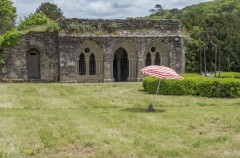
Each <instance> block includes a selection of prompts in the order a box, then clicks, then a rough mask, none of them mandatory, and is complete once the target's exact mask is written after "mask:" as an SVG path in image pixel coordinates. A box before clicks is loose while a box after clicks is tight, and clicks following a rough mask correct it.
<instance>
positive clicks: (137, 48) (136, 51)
mask: <svg viewBox="0 0 240 158" xmlns="http://www.w3.org/2000/svg"><path fill="white" fill-rule="evenodd" d="M89 40H90V41H93V42H95V43H97V44H98V45H99V48H101V50H99V51H100V52H103V59H102V61H103V62H102V65H103V69H104V70H103V76H98V77H97V76H95V77H94V76H84V77H82V78H81V76H79V74H78V73H77V71H76V70H77V65H78V60H79V59H78V56H76V55H75V54H78V53H79V52H81V51H83V50H84V49H83V48H82V47H81V46H82V45H83V43H84V41H89ZM152 43H154V44H153V46H156V47H157V46H158V45H163V46H164V47H166V49H167V50H168V52H167V53H168V54H169V58H170V63H169V65H168V66H170V67H171V68H173V69H175V70H176V71H177V72H184V63H183V60H184V59H183V58H184V52H183V44H182V38H181V37H178V36H176V37H162V38H159V37H94V38H89V37H71V36H69V37H66V36H64V37H60V39H59V46H60V47H59V51H60V80H61V81H68V80H77V81H78V82H101V81H104V82H113V81H114V78H113V59H114V53H115V51H116V50H117V49H118V48H124V49H125V50H126V51H127V53H128V56H129V57H128V59H129V67H130V74H129V78H128V81H138V80H141V79H142V78H143V74H142V73H141V72H139V70H140V69H141V68H143V67H144V66H145V54H146V53H145V52H146V49H147V48H148V47H149V45H151V44H152ZM161 47H162V46H160V48H159V50H164V48H161ZM90 49H91V47H90ZM100 65H101V64H100ZM166 66H167V65H166ZM102 77H103V79H102Z"/></svg>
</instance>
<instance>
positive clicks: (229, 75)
mask: <svg viewBox="0 0 240 158" xmlns="http://www.w3.org/2000/svg"><path fill="white" fill-rule="evenodd" d="M219 78H239V79H240V73H239V72H222V73H220V77H219Z"/></svg>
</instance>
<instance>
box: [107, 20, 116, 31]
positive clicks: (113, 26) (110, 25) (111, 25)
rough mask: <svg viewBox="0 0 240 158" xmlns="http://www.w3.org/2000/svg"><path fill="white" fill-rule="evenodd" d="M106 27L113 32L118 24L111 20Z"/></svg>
mask: <svg viewBox="0 0 240 158" xmlns="http://www.w3.org/2000/svg"><path fill="white" fill-rule="evenodd" d="M108 27H109V31H110V32H114V31H116V30H117V28H118V24H117V23H116V22H112V23H110V24H109V26H108Z"/></svg>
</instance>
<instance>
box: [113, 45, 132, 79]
mask: <svg viewBox="0 0 240 158" xmlns="http://www.w3.org/2000/svg"><path fill="white" fill-rule="evenodd" d="M128 75H129V61H128V54H127V52H126V50H125V49H123V48H119V49H117V50H116V52H115V54H114V60H113V77H114V79H115V81H116V82H122V81H127V79H128Z"/></svg>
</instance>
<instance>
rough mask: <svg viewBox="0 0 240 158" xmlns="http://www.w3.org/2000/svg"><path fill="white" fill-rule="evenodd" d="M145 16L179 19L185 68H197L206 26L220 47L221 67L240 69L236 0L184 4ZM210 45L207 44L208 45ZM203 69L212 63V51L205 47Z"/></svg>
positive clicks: (239, 19)
mask: <svg viewBox="0 0 240 158" xmlns="http://www.w3.org/2000/svg"><path fill="white" fill-rule="evenodd" d="M147 18H150V19H152V18H154V19H156V18H157V19H179V20H181V22H182V30H183V33H184V35H185V46H186V72H199V71H200V69H199V68H200V59H199V58H200V57H199V50H200V48H201V46H202V45H203V44H204V43H206V41H207V30H208V29H211V30H212V32H213V41H214V43H216V44H217V46H218V48H219V51H220V53H221V54H220V61H221V70H222V71H237V72H240V46H239V44H238V43H239V41H240V1H239V0H214V1H211V2H205V3H200V4H198V5H193V6H188V7H185V8H183V9H182V10H175V9H172V10H164V12H162V14H151V15H150V16H149V17H147ZM209 48H211V47H209ZM207 61H208V65H207V69H208V70H209V71H211V70H212V69H213V67H214V66H213V65H214V62H215V61H214V51H213V50H211V49H208V50H207Z"/></svg>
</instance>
